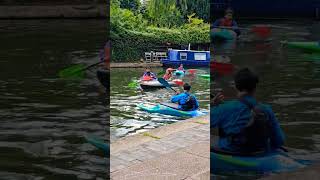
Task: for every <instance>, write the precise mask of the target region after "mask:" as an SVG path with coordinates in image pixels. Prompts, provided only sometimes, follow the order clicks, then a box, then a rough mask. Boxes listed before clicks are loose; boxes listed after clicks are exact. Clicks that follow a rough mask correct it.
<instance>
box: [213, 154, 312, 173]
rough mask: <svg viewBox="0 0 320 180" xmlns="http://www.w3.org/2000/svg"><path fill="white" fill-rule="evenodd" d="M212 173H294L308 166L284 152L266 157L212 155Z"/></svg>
mask: <svg viewBox="0 0 320 180" xmlns="http://www.w3.org/2000/svg"><path fill="white" fill-rule="evenodd" d="M210 161H211V173H213V174H224V173H232V172H250V173H255V174H264V173H278V172H287V171H293V170H296V169H298V168H303V167H305V166H306V165H304V164H302V163H301V162H298V161H297V160H293V159H292V158H290V157H288V156H287V155H286V154H285V153H283V152H273V153H270V154H267V155H265V156H253V157H245V156H244V157H243V156H232V155H224V154H218V153H215V152H211V153H210Z"/></svg>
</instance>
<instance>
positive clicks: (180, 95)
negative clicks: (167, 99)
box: [171, 94, 184, 103]
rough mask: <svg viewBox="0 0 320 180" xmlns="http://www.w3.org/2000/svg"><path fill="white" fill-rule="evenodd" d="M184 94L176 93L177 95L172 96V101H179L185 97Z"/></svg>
mask: <svg viewBox="0 0 320 180" xmlns="http://www.w3.org/2000/svg"><path fill="white" fill-rule="evenodd" d="M183 96H184V94H177V95H175V96H172V97H171V102H173V103H177V102H179V101H180V99H182V98H183Z"/></svg>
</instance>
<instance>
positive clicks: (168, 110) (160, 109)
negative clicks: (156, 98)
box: [138, 104, 207, 117]
mask: <svg viewBox="0 0 320 180" xmlns="http://www.w3.org/2000/svg"><path fill="white" fill-rule="evenodd" d="M138 108H139V109H141V110H143V111H146V112H149V113H159V114H165V115H171V116H178V117H197V116H202V115H205V114H207V113H206V112H202V111H199V110H195V111H182V110H178V109H176V108H173V107H169V106H166V105H163V104H157V105H153V106H147V105H144V104H139V105H138Z"/></svg>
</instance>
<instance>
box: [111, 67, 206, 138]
mask: <svg viewBox="0 0 320 180" xmlns="http://www.w3.org/2000/svg"><path fill="white" fill-rule="evenodd" d="M152 71H153V72H155V73H161V72H163V71H164V69H162V68H153V69H152ZM143 72H144V69H141V68H119V69H118V68H114V69H111V75H110V80H111V84H110V88H111V92H110V93H111V94H110V113H111V117H110V125H111V129H110V139H111V141H114V140H116V139H118V138H120V137H124V136H129V135H133V134H136V133H141V132H145V131H148V130H150V129H154V128H156V127H159V126H163V125H166V124H169V123H174V122H177V121H180V120H184V119H185V118H181V117H175V116H168V115H161V114H150V113H147V112H144V111H141V110H139V109H138V108H137V105H138V104H140V103H146V104H150V105H151V104H156V103H159V102H167V101H169V100H170V98H171V96H172V95H174V93H173V92H172V91H169V90H167V89H158V90H154V91H143V92H142V91H141V90H139V89H137V88H129V87H128V85H129V84H130V83H132V82H134V81H136V80H138V79H139V78H140V77H141V76H142V74H143ZM197 74H209V69H198V70H197ZM197 74H195V75H194V76H192V75H190V76H185V77H184V78H182V79H183V81H184V82H188V83H190V84H191V86H192V89H191V90H192V93H193V94H195V96H196V97H197V99H198V101H199V103H200V108H201V109H203V110H207V111H208V110H209V94H210V88H209V86H210V81H209V80H207V79H202V78H201V77H198V76H197ZM159 76H160V75H159ZM160 77H161V76H160ZM177 89H179V88H177ZM180 91H182V88H180Z"/></svg>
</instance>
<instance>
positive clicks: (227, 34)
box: [211, 28, 237, 40]
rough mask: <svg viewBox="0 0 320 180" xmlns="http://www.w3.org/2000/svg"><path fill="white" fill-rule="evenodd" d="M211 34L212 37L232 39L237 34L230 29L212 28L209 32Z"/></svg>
mask: <svg viewBox="0 0 320 180" xmlns="http://www.w3.org/2000/svg"><path fill="white" fill-rule="evenodd" d="M211 36H212V38H213V39H219V40H234V39H236V37H237V34H236V33H235V32H234V31H232V30H228V29H218V28H214V29H213V30H212V32H211Z"/></svg>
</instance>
